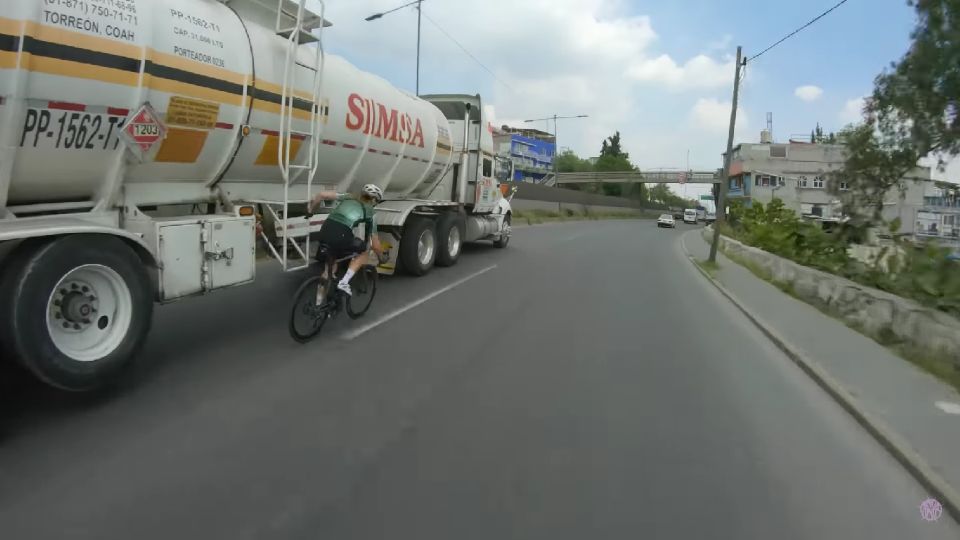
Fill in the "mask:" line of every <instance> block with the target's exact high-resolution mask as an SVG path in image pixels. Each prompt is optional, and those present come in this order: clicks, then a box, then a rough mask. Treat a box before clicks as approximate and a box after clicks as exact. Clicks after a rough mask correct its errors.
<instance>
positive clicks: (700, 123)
mask: <svg viewBox="0 0 960 540" xmlns="http://www.w3.org/2000/svg"><path fill="white" fill-rule="evenodd" d="M690 120H691V122H692V124H693V127H694V128H697V129H704V130H707V131H713V132H719V133H726V132H727V131H728V130H729V129H730V102H729V101H727V102H721V101H719V100H717V99H713V98H700V99H698V100H697V102H696V103H695V104H694V105H693V109H691V110H690ZM747 123H748V119H747V115H746V114H745V113H744V112H743V109H741V108H738V109H737V130H738V131H739V130H740V129H742V128H743V127H745V126H746V125H747Z"/></svg>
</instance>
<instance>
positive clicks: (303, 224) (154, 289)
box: [0, 0, 511, 391]
mask: <svg viewBox="0 0 960 540" xmlns="http://www.w3.org/2000/svg"><path fill="white" fill-rule="evenodd" d="M304 2H306V0H297V1H293V0H164V1H163V2H160V1H157V0H84V1H83V2H77V1H73V0H71V1H67V0H44V1H39V0H4V2H3V4H4V9H3V11H2V13H0V346H2V355H3V358H4V360H13V361H16V362H19V363H20V364H22V365H23V366H24V367H26V368H27V369H28V370H29V371H30V372H32V373H33V374H34V375H35V376H37V377H38V378H39V379H40V380H42V381H44V382H45V383H47V384H49V385H52V386H54V387H57V388H60V389H65V390H69V391H88V390H93V389H96V388H99V387H101V386H103V385H105V384H108V383H110V382H111V381H114V380H116V378H117V377H118V376H119V375H120V374H121V373H122V371H123V369H124V368H125V367H126V366H128V365H129V364H130V362H131V361H132V360H133V359H134V358H135V357H136V355H137V353H138V350H139V349H140V347H141V345H142V344H143V342H144V340H145V337H146V335H147V333H148V331H149V329H150V325H151V318H152V313H153V309H154V304H155V303H165V302H172V301H177V300H183V299H186V298H189V297H194V296H197V295H202V294H204V293H208V292H211V291H214V290H217V289H222V288H225V287H234V286H238V285H242V284H245V283H249V282H251V281H252V280H253V279H254V277H255V272H256V251H257V249H256V248H257V244H258V242H259V241H261V240H262V241H263V242H262V243H263V245H265V246H266V249H267V250H269V253H270V255H272V256H273V257H274V258H275V259H276V260H277V261H278V262H279V264H280V265H281V266H282V268H283V269H284V270H286V271H294V270H300V269H304V268H307V267H308V266H309V261H310V253H311V251H312V250H313V249H315V246H313V247H311V245H310V244H311V241H310V235H311V233H315V232H317V231H318V230H319V227H320V226H321V225H322V223H323V214H322V213H318V214H312V215H307V214H306V212H305V203H306V201H308V200H310V198H311V196H312V194H313V193H316V191H318V190H336V191H338V192H355V191H356V190H357V189H358V187H359V186H360V185H362V184H365V183H374V184H377V185H379V186H381V187H382V188H383V189H384V190H385V192H386V197H385V200H384V202H383V203H381V204H380V205H379V206H378V207H377V209H376V216H375V220H376V223H377V228H378V234H379V235H380V239H381V241H382V243H383V244H384V246H386V247H387V248H388V249H389V260H387V261H386V262H385V263H384V264H382V265H381V266H380V267H379V268H378V269H379V271H381V272H383V273H391V272H393V271H394V270H395V269H397V268H402V269H404V270H406V271H407V272H409V273H412V274H415V275H421V274H424V273H426V272H427V271H429V270H430V269H431V267H433V266H434V265H439V266H449V265H453V264H455V263H456V262H457V259H458V257H459V255H460V250H461V246H462V243H463V242H469V241H481V240H484V241H490V242H493V244H494V245H496V246H498V247H504V246H506V245H507V243H508V242H509V240H510V216H511V211H510V204H509V200H508V197H506V196H505V193H504V192H503V191H501V189H500V182H499V181H498V178H497V177H496V175H495V173H494V172H493V171H494V158H495V156H494V153H493V140H492V135H491V133H490V131H489V129H488V123H487V119H486V117H485V116H484V107H483V103H482V101H481V98H480V96H478V95H435V96H420V97H418V96H415V95H411V94H409V93H407V92H404V91H401V90H399V89H397V88H395V87H393V86H392V85H391V84H390V83H388V82H387V81H385V80H384V79H382V78H379V77H377V76H375V75H372V74H369V73H365V72H363V71H360V70H359V69H357V68H355V67H354V66H352V65H350V64H349V63H348V62H346V61H345V60H343V59H342V58H339V57H337V56H334V55H330V54H327V53H326V52H325V51H324V47H323V36H324V28H326V27H329V26H330V22H329V21H327V20H326V19H325V18H324V13H323V6H322V3H321V2H313V4H319V6H320V7H319V12H317V10H310V9H307V7H306V6H305V5H304ZM313 4H312V5H313ZM358 234H360V231H358ZM258 239H259V240H258Z"/></svg>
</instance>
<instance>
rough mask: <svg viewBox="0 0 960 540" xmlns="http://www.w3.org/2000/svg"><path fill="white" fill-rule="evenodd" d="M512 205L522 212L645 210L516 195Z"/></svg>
mask: <svg viewBox="0 0 960 540" xmlns="http://www.w3.org/2000/svg"><path fill="white" fill-rule="evenodd" d="M510 206H512V207H513V209H514V210H519V211H521V212H523V211H530V210H545V211H549V212H557V213H562V212H563V211H564V210H567V209H569V210H573V211H574V212H578V213H583V212H584V209H586V210H589V211H591V212H624V213H631V214H640V213H642V212H643V210H642V209H640V208H630V207H623V206H605V205H596V204H579V203H562V202H550V201H531V200H526V199H517V198H516V197H514V199H513V201H511V203H510Z"/></svg>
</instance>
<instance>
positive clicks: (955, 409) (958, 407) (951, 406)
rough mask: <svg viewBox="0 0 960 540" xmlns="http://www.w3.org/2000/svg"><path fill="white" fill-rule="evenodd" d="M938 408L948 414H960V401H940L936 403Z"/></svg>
mask: <svg viewBox="0 0 960 540" xmlns="http://www.w3.org/2000/svg"><path fill="white" fill-rule="evenodd" d="M934 405H936V406H937V408H938V409H940V410H941V411H943V412H945V413H947V414H960V403H951V402H949V401H938V402H936V403H934Z"/></svg>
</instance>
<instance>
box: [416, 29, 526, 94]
mask: <svg viewBox="0 0 960 540" xmlns="http://www.w3.org/2000/svg"><path fill="white" fill-rule="evenodd" d="M422 15H423V18H424V19H426V20H427V21H429V22H430V24H432V25H433V26H435V27H436V28H437V30H439V31H440V32H441V33H442V34H443V35H445V36H447V38H449V39H450V41H452V42H454V43H455V44H456V45H457V47H460V50H462V51H463V52H464V53H466V55H467V56H469V57H470V59H472V60H473V61H474V62H476V63H477V65H479V66H480V67H482V68H483V69H485V70H486V71H487V73H489V74H490V75H491V76H493V78H494V79H496V80H497V82H498V83H500V84H502V85H504V86H506V87H507V88H508V89H509V90H510V91H511V92H513V93H517V91H516V90H514V89H513V87H512V86H510V85H509V84H507V83H505V82H503V80H502V79H500V77H497V74H496V73H494V72H493V71H492V70H491V69H490V68H488V67H487V66H485V65H484V64H483V62H481V61H480V60H478V59H477V57H476V56H474V55H473V54H471V53H470V51H468V50H467V48H466V47H464V46H463V45H461V44H460V42H459V41H457V40H456V39H454V37H453V36H451V35H450V34H449V33H448V32H447V31H446V30H444V29H443V28H441V27H440V25H439V24H437V21H435V20H433V19H431V18H430V16H429V15H427V14H426V13H423V14H422Z"/></svg>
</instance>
